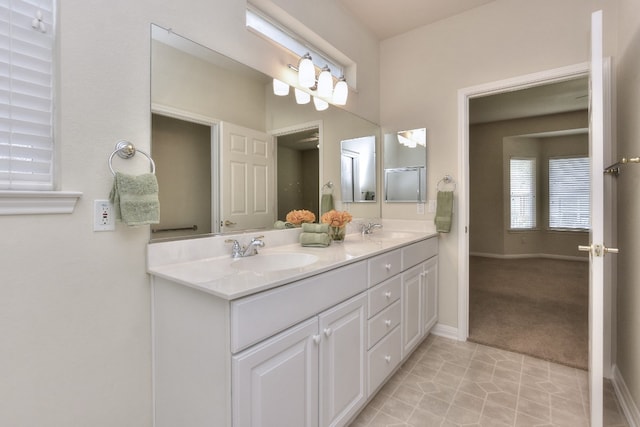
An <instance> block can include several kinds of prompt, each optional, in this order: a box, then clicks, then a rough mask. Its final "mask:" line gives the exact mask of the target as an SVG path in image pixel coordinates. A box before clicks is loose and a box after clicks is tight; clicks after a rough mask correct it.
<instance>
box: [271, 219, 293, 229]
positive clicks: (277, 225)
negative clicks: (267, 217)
mask: <svg viewBox="0 0 640 427" xmlns="http://www.w3.org/2000/svg"><path fill="white" fill-rule="evenodd" d="M273 228H275V229H276V230H284V229H285V228H296V226H295V224H291V223H290V222H284V221H280V220H278V221H276V222H275V224H273Z"/></svg>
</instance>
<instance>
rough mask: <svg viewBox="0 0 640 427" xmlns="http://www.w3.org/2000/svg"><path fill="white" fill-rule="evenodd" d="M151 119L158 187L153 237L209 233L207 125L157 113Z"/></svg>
mask: <svg viewBox="0 0 640 427" xmlns="http://www.w3.org/2000/svg"><path fill="white" fill-rule="evenodd" d="M151 123H152V125H151V139H152V141H153V158H154V161H155V163H156V177H157V179H158V185H159V188H161V191H160V192H159V193H158V196H159V199H160V206H161V215H160V223H159V224H157V225H154V226H152V228H151V232H152V236H153V238H170V237H175V236H186V235H195V234H202V233H211V231H212V230H211V225H212V224H211V200H212V199H211V187H212V184H211V176H212V174H211V127H210V126H206V125H201V124H198V123H192V122H188V121H185V120H180V119H177V118H172V117H168V116H163V115H159V114H153V115H152V120H151Z"/></svg>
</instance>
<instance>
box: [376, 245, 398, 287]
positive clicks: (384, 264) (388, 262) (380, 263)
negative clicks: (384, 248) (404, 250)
mask: <svg viewBox="0 0 640 427" xmlns="http://www.w3.org/2000/svg"><path fill="white" fill-rule="evenodd" d="M367 262H368V263H369V286H374V285H377V284H378V283H380V282H382V281H383V280H387V279H388V278H390V277H393V276H395V275H396V274H398V273H400V271H401V269H402V255H401V253H400V250H395V251H391V252H387V253H384V254H381V255H378V256H375V257H373V258H370V259H369V260H368V261H367Z"/></svg>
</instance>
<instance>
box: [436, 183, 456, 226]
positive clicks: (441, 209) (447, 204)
mask: <svg viewBox="0 0 640 427" xmlns="http://www.w3.org/2000/svg"><path fill="white" fill-rule="evenodd" d="M437 203H438V204H437V206H436V217H435V218H434V222H435V224H436V231H437V232H438V233H448V232H449V231H451V216H452V215H453V191H438V201H437Z"/></svg>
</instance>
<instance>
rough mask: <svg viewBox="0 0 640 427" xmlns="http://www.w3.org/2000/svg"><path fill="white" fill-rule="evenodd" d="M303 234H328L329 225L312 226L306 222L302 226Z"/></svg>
mask: <svg viewBox="0 0 640 427" xmlns="http://www.w3.org/2000/svg"><path fill="white" fill-rule="evenodd" d="M302 232H303V233H328V232H329V224H310V223H308V222H305V223H304V224H302Z"/></svg>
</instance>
